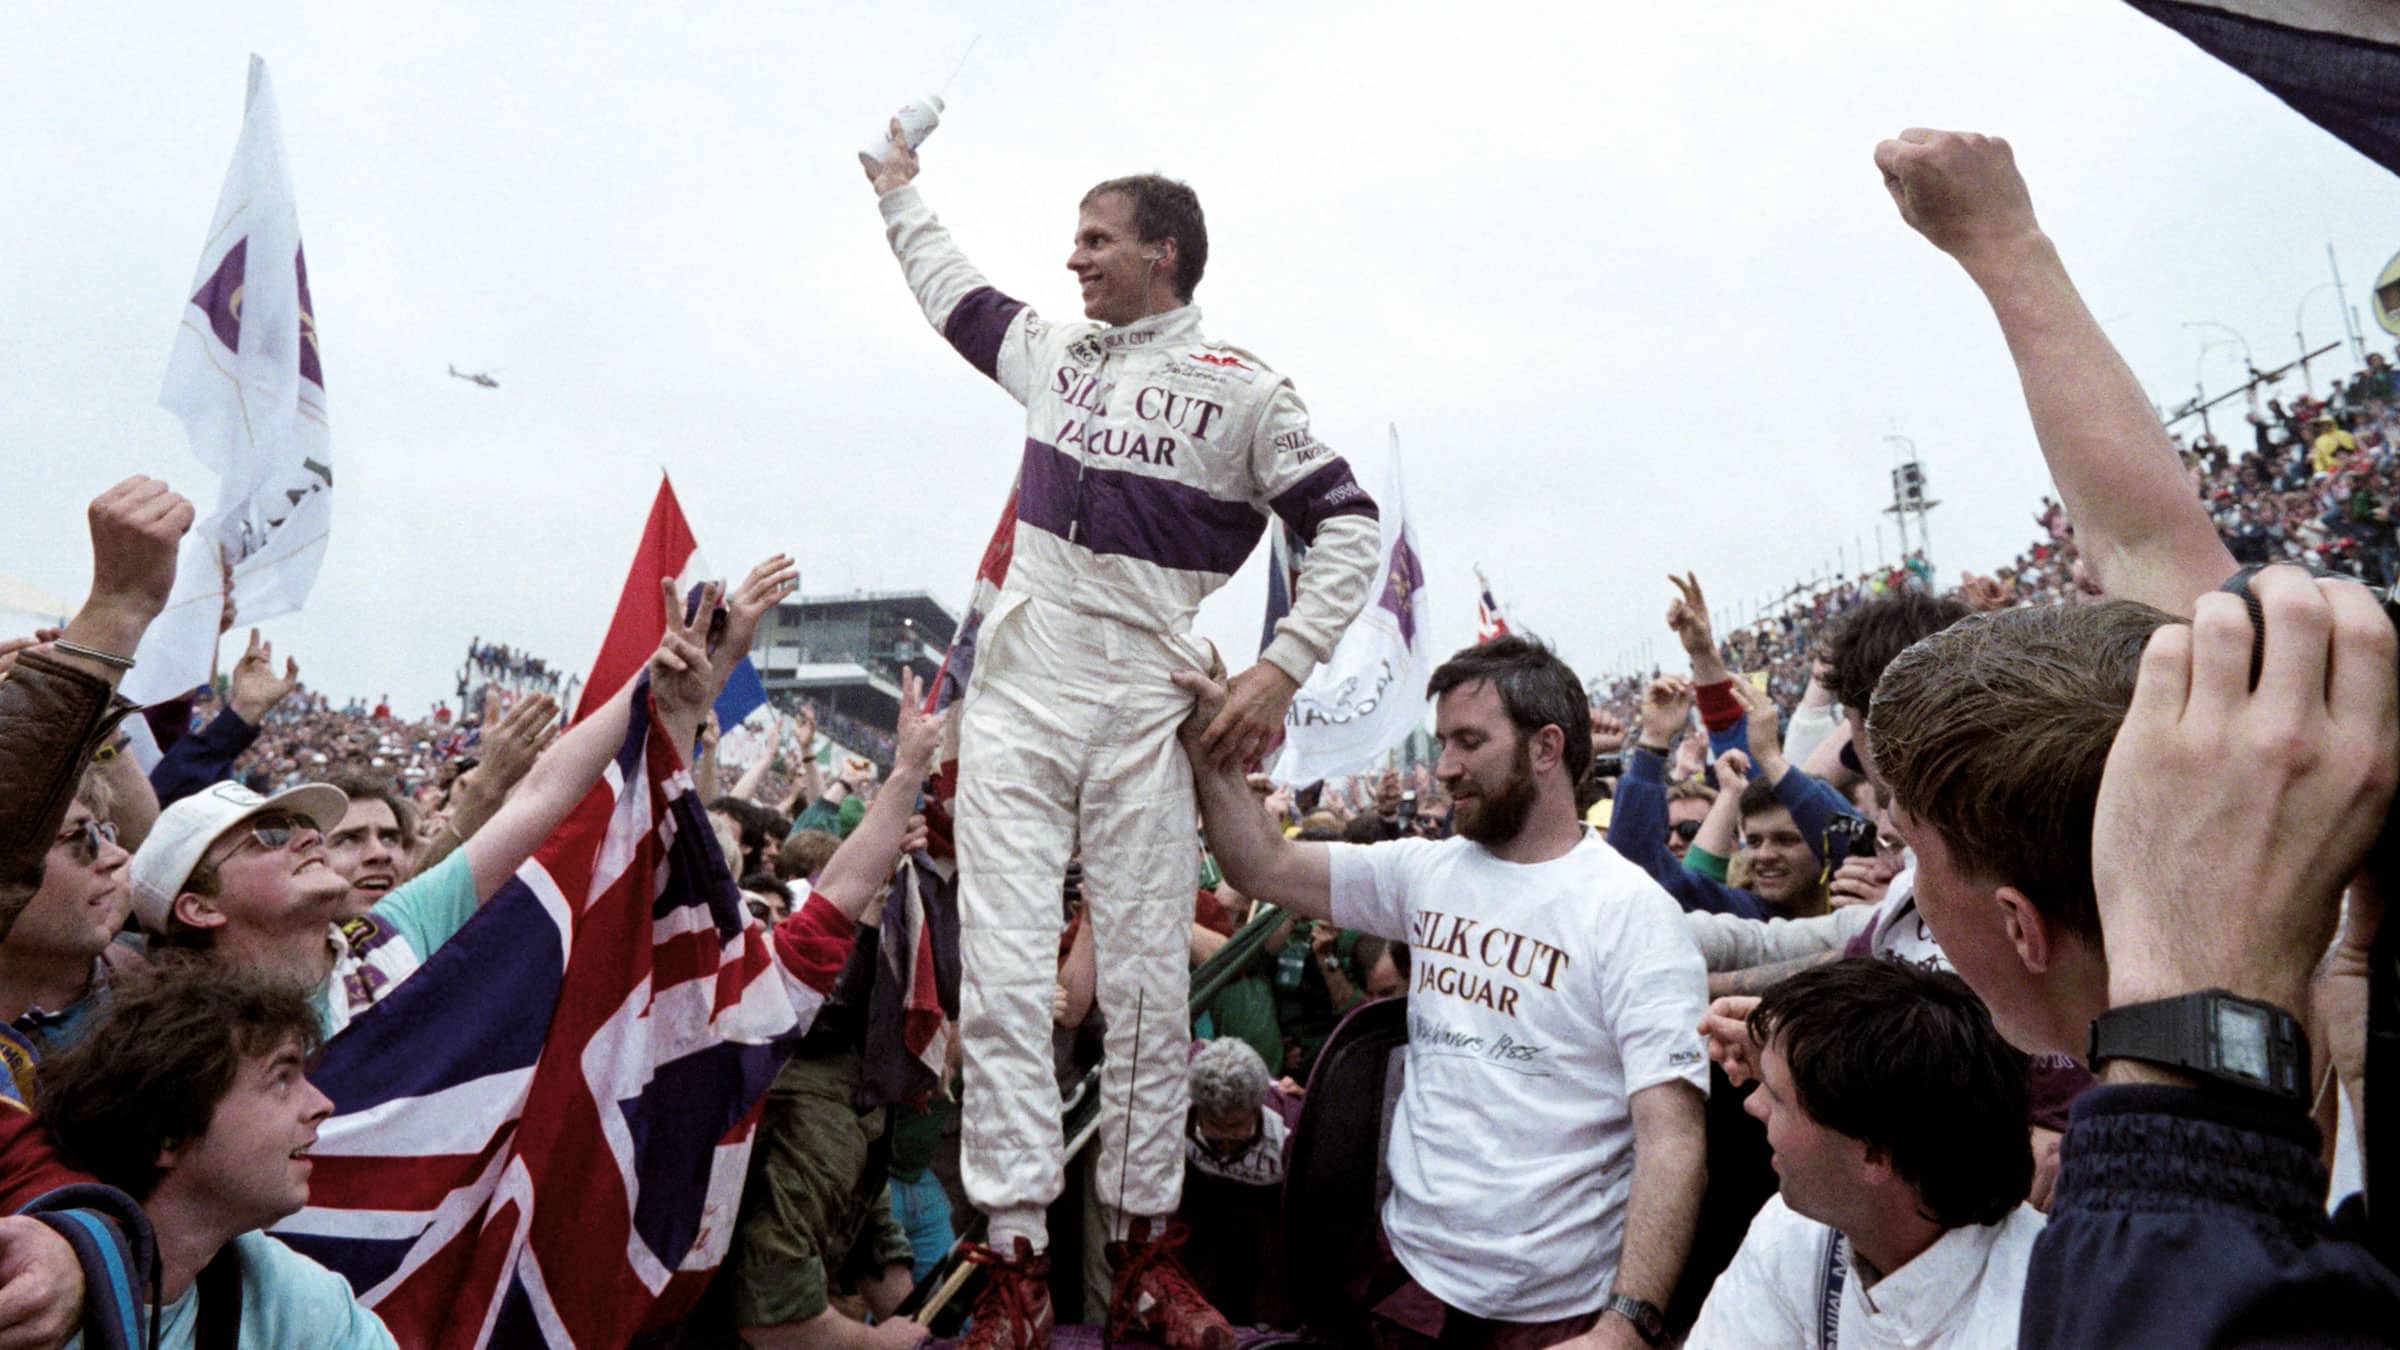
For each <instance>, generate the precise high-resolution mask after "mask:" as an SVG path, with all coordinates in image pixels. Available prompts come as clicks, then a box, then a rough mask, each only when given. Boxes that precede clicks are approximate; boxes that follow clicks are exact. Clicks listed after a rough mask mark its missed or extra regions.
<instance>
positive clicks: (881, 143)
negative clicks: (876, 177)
mask: <svg viewBox="0 0 2400 1350" xmlns="http://www.w3.org/2000/svg"><path fill="white" fill-rule="evenodd" d="M942 107H943V104H942V96H941V95H940V94H927V95H926V96H925V97H923V98H921V99H918V100H917V101H916V102H914V103H911V104H909V105H908V106H907V107H905V108H902V109H901V110H900V111H899V112H898V113H897V114H895V116H897V117H898V118H899V119H900V138H901V139H902V140H904V141H906V142H907V143H908V148H909V149H911V150H914V149H916V148H917V147H918V146H920V145H923V144H924V143H925V138H926V137H928V136H930V135H932V134H933V129H934V128H935V127H938V126H940V125H941V124H942ZM891 152H892V135H891V128H890V126H889V125H888V124H886V125H885V126H884V127H883V128H881V129H879V130H878V131H877V132H876V133H875V139H874V140H873V141H872V142H870V143H869V144H868V146H867V150H866V155H867V158H869V159H872V160H874V161H875V162H876V163H878V164H880V163H882V162H883V160H884V157H885V156H886V155H889V154H890V153H891Z"/></svg>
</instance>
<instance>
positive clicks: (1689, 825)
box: [1667, 820, 1700, 844]
mask: <svg viewBox="0 0 2400 1350" xmlns="http://www.w3.org/2000/svg"><path fill="white" fill-rule="evenodd" d="M1667 833H1669V834H1671V835H1674V836H1675V837H1676V838H1678V839H1680V840H1682V841H1683V842H1685V843H1687V844H1688V843H1690V842H1692V841H1693V840H1695V839H1697V838H1699V837H1700V822H1699V821H1696V820H1679V821H1676V822H1675V823H1674V824H1672V825H1669V826H1668V827H1667Z"/></svg>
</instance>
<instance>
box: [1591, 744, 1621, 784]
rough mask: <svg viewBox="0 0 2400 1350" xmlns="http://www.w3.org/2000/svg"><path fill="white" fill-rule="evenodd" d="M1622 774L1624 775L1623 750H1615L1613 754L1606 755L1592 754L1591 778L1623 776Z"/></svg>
mask: <svg viewBox="0 0 2400 1350" xmlns="http://www.w3.org/2000/svg"><path fill="white" fill-rule="evenodd" d="M1624 776H1625V752H1624V751H1622V750H1619V751H1617V752H1615V753H1614V754H1607V755H1594V756H1592V777H1593V778H1596V779H1597V778H1623V777H1624Z"/></svg>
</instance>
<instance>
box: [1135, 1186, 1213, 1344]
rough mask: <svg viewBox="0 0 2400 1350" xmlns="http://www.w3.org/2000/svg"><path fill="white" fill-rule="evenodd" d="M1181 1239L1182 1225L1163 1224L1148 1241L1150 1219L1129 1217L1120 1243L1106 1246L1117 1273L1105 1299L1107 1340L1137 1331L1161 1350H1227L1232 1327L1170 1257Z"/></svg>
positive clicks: (1180, 1264) (1184, 1232)
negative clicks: (1130, 1224)
mask: <svg viewBox="0 0 2400 1350" xmlns="http://www.w3.org/2000/svg"><path fill="white" fill-rule="evenodd" d="M1187 1236H1189V1232H1188V1230H1187V1229H1185V1228H1184V1226H1183V1225H1182V1224H1179V1223H1168V1224H1165V1225H1164V1231H1162V1232H1161V1233H1160V1234H1159V1236H1158V1238H1157V1239H1156V1240H1152V1238H1151V1236H1150V1221H1149V1220H1148V1219H1135V1220H1134V1221H1133V1227H1132V1231H1130V1232H1128V1233H1127V1234H1126V1240H1125V1241H1123V1242H1112V1243H1110V1244H1108V1263H1109V1265H1110V1266H1112V1267H1114V1268H1115V1270H1116V1272H1117V1279H1116V1287H1115V1289H1114V1290H1113V1291H1112V1292H1111V1293H1110V1295H1109V1299H1108V1336H1109V1339H1110V1340H1112V1341H1113V1340H1116V1339H1117V1338H1119V1337H1123V1336H1130V1335H1134V1334H1137V1333H1139V1334H1145V1335H1150V1336H1155V1337H1157V1338H1158V1339H1159V1340H1160V1341H1162V1342H1164V1343H1165V1344H1166V1346H1167V1350H1233V1325H1232V1324H1231V1323H1229V1322H1227V1321H1226V1320H1225V1315H1224V1314H1223V1313H1220V1312H1218V1311H1217V1310H1216V1309H1215V1308H1212V1307H1210V1306H1209V1303H1208V1299H1207V1297H1206V1296H1205V1295H1203V1294H1202V1293H1201V1292H1200V1291H1199V1289H1198V1288H1196V1287H1194V1286H1193V1284H1192V1277H1191V1276H1190V1275H1189V1274H1186V1273H1185V1271H1184V1269H1183V1263H1182V1262H1180V1261H1177V1260H1176V1259H1175V1249H1176V1248H1177V1247H1180V1246H1182V1245H1183V1240H1184V1238H1185V1237H1187Z"/></svg>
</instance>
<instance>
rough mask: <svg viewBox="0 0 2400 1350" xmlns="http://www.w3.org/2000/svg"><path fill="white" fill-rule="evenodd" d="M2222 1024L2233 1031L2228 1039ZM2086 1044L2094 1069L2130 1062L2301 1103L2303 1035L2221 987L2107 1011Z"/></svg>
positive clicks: (2279, 1012) (2295, 1022)
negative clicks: (2238, 1041)
mask: <svg viewBox="0 0 2400 1350" xmlns="http://www.w3.org/2000/svg"><path fill="white" fill-rule="evenodd" d="M2229 1027H2233V1028H2238V1031H2237V1032H2236V1033H2235V1037H2229V1036H2228V1035H2227V1028H2229ZM2236 1038H2238V1039H2239V1040H2240V1041H2241V1042H2242V1043H2241V1044H2234V1043H2233V1040H2234V1039H2236ZM2088 1048H2089V1054H2088V1056H2087V1058H2088V1059H2089V1061H2090V1063H2091V1067H2092V1071H2093V1072H2095V1073H2097V1072H2099V1070H2100V1069H2101V1068H2102V1067H2103V1066H2104V1065H2105V1064H2106V1063H2107V1062H2108V1061H2109V1060H2112V1059H2137V1060H2140V1061H2142V1062H2143V1063H2145V1064H2157V1065H2162V1066H2164V1067H2167V1068H2171V1069H2177V1070H2180V1071H2182V1072H2185V1073H2189V1074H2192V1075H2193V1076H2195V1077H2198V1078H2201V1079H2204V1080H2206V1081H2208V1082H2211V1083H2217V1084H2222V1085H2224V1086H2227V1087H2233V1088H2240V1089H2244V1090H2246V1091H2250V1092H2254V1093H2260V1094H2263V1095H2265V1096H2269V1097H2274V1098H2278V1099H2281V1100H2285V1101H2290V1102H2295V1103H2297V1104H2299V1105H2300V1106H2302V1107H2306V1106H2307V1105H2308V1100H2309V1077H2308V1068H2309V1063H2308V1061H2309V1055H2308V1037H2307V1035H2306V1033H2305V1032H2304V1031H2303V1029H2302V1028H2301V1025H2300V1021H2299V1019H2298V1018H2295V1017H2293V1016H2292V1015H2291V1014H2290V1013H2288V1012H2286V1011H2284V1010H2283V1009H2281V1008H2278V1007H2276V1006H2274V1005H2273V1004H2270V1003H2260V1002H2258V1001H2256V1000H2254V999H2246V998H2243V997H2241V996H2239V995H2237V994H2233V993H2230V992H2228V991H2226V990H2223V989H2203V990H2200V991H2198V992H2195V993H2190V994H2182V995H2179V996H2177V997H2174V998H2163V999H2155V1000H2152V1001H2150V1002H2147V1003H2129V1004H2126V1005H2125V1006H2123V1007H2119V1008H2111V1009H2109V1010H2108V1011H2107V1012H2105V1013H2102V1014H2101V1015H2100V1016H2098V1017H2096V1018H2093V1019H2092V1028H2091V1040H2090V1043H2089V1047H2088ZM2253 1070H2255V1072H2254V1071H2253Z"/></svg>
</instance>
